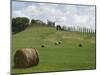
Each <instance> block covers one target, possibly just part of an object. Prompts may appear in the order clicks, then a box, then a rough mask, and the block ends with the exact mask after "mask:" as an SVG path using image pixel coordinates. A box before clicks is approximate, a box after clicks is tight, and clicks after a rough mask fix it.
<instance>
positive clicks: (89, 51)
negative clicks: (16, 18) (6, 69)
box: [11, 26, 96, 73]
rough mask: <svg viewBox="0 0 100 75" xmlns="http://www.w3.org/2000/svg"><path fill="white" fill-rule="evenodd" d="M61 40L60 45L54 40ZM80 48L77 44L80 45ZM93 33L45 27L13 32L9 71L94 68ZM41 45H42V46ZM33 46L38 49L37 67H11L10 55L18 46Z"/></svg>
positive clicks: (24, 71) (33, 27)
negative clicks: (38, 59)
mask: <svg viewBox="0 0 100 75" xmlns="http://www.w3.org/2000/svg"><path fill="white" fill-rule="evenodd" d="M57 41H61V44H59V45H55V44H54V43H55V42H57ZM80 43H81V44H82V45H83V46H82V47H79V46H78V45H79V44H80ZM95 44H96V43H95V34H94V33H81V32H67V31H56V29H55V28H53V27H48V26H31V27H29V28H27V29H26V30H24V31H22V32H19V33H17V34H14V35H12V52H11V53H12V56H11V59H12V60H11V62H12V64H11V66H12V73H34V72H48V71H63V70H66V71H69V70H84V69H95V68H96V62H95V60H96V59H95V58H96V57H95V52H96V47H95ZM41 45H45V47H44V48H42V47H41ZM26 47H34V48H37V50H38V52H39V58H40V62H39V64H38V65H37V66H34V67H30V68H24V69H18V68H13V66H14V62H13V57H14V54H15V52H16V50H17V49H20V48H26Z"/></svg>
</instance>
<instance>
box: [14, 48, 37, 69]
mask: <svg viewBox="0 0 100 75" xmlns="http://www.w3.org/2000/svg"><path fill="white" fill-rule="evenodd" d="M38 63H39V56H38V52H37V50H36V49H35V48H23V49H19V50H17V51H16V53H15V56H14V65H15V67H17V68H25V67H31V66H35V65H37V64H38Z"/></svg>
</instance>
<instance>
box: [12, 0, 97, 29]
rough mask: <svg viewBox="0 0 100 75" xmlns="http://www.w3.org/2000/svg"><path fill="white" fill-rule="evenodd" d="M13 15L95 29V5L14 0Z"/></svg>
mask: <svg viewBox="0 0 100 75" xmlns="http://www.w3.org/2000/svg"><path fill="white" fill-rule="evenodd" d="M12 17H27V18H29V19H30V20H31V19H37V20H41V21H43V22H45V23H47V19H48V20H50V21H52V22H55V24H56V25H61V26H63V25H65V26H80V27H87V28H92V29H95V6H88V5H70V4H54V3H39V2H38V3H37V2H20V1H17V2H16V1H12Z"/></svg>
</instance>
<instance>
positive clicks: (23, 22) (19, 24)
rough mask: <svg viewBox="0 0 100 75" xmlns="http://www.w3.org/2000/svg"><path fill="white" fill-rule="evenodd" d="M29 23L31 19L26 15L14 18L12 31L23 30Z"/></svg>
mask: <svg viewBox="0 0 100 75" xmlns="http://www.w3.org/2000/svg"><path fill="white" fill-rule="evenodd" d="M28 25H29V19H28V18H26V17H16V18H12V32H13V33H17V32H20V31H23V30H24V29H25V28H26V27H28Z"/></svg>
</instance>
